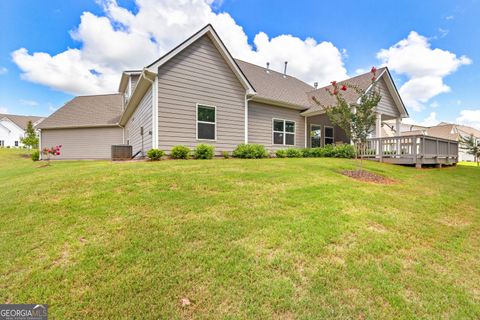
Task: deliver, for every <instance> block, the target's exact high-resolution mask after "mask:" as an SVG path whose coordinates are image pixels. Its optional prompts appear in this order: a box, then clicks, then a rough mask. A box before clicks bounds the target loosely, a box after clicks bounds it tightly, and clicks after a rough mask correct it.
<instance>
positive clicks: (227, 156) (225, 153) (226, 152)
mask: <svg viewBox="0 0 480 320" xmlns="http://www.w3.org/2000/svg"><path fill="white" fill-rule="evenodd" d="M222 156H223V158H224V159H228V158H230V154H229V153H228V151H222Z"/></svg>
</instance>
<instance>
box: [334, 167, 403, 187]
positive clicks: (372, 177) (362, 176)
mask: <svg viewBox="0 0 480 320" xmlns="http://www.w3.org/2000/svg"><path fill="white" fill-rule="evenodd" d="M341 173H342V174H343V175H344V176H347V177H350V178H353V179H355V180H360V181H363V182H371V183H378V184H392V183H395V180H392V179H389V178H386V177H384V176H381V175H378V174H375V173H373V172H369V171H357V170H345V171H342V172H341Z"/></svg>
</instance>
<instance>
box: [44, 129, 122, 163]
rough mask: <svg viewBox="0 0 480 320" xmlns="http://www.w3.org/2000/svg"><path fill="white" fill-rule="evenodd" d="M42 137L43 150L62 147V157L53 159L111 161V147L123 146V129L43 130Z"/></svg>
mask: <svg viewBox="0 0 480 320" xmlns="http://www.w3.org/2000/svg"><path fill="white" fill-rule="evenodd" d="M41 135H42V136H41V143H42V146H41V149H43V148H50V147H54V146H57V145H60V144H61V145H62V149H61V155H60V156H55V157H52V159H58V160H62V159H64V160H72V159H110V158H111V146H112V145H113V144H122V138H123V129H122V128H120V127H105V128H84V129H42V130H41Z"/></svg>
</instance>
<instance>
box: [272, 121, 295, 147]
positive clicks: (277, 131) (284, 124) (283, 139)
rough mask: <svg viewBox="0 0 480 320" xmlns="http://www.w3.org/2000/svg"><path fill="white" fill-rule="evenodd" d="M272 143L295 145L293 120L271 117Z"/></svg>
mask: <svg viewBox="0 0 480 320" xmlns="http://www.w3.org/2000/svg"><path fill="white" fill-rule="evenodd" d="M273 144H280V145H286V146H294V145H295V121H289V120H281V119H273Z"/></svg>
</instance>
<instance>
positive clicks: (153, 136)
mask: <svg viewBox="0 0 480 320" xmlns="http://www.w3.org/2000/svg"><path fill="white" fill-rule="evenodd" d="M142 77H143V78H144V79H145V80H147V81H148V82H150V85H151V86H152V104H154V102H155V86H154V84H155V83H156V81H157V78H156V76H155V81H152V80H150V79H148V78H147V77H145V73H143V72H142ZM157 107H158V106H157ZM157 121H158V119H157ZM155 128H156V126H155V107H154V106H153V105H152V148H153V149H157V148H158V143H157V142H156V139H155V134H156V133H155V131H156V130H155ZM144 134H145V132H144ZM157 135H158V133H157ZM142 151H143V135H142Z"/></svg>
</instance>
